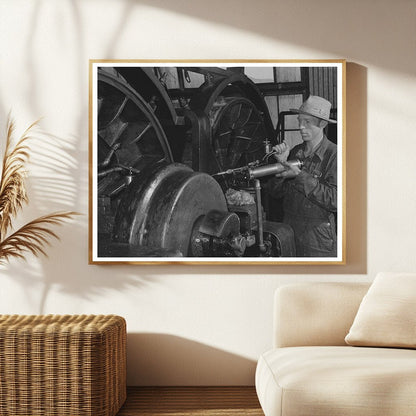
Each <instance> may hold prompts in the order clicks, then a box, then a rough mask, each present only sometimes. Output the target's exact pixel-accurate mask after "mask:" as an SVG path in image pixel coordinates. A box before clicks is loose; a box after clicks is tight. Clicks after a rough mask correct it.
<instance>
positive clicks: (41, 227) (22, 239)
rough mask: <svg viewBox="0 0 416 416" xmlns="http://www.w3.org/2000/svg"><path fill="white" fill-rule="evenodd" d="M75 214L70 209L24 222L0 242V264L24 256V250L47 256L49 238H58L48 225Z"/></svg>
mask: <svg viewBox="0 0 416 416" xmlns="http://www.w3.org/2000/svg"><path fill="white" fill-rule="evenodd" d="M77 214H78V213H76V212H72V211H68V212H55V213H53V214H49V215H44V216H42V217H39V218H37V219H35V220H33V221H30V222H29V223H27V224H25V225H24V226H22V227H21V228H19V229H18V230H17V231H15V232H14V233H13V234H11V235H10V236H8V237H7V238H6V239H5V240H3V241H2V242H0V264H4V263H5V262H7V261H8V260H9V258H11V257H17V258H24V253H25V252H30V253H32V254H34V255H35V256H37V255H39V254H43V255H44V256H47V254H46V252H45V247H46V246H48V245H50V241H49V239H50V238H56V239H58V240H59V237H58V235H57V234H56V233H55V232H54V231H52V230H51V229H50V226H54V225H59V224H62V222H63V221H64V220H67V219H69V218H71V217H72V216H74V215H77Z"/></svg>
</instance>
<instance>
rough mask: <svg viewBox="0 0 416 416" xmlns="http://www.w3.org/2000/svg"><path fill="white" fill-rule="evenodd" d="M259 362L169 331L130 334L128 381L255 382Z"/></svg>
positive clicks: (151, 383)
mask: <svg viewBox="0 0 416 416" xmlns="http://www.w3.org/2000/svg"><path fill="white" fill-rule="evenodd" d="M255 368H256V362H255V361H254V360H250V359H247V358H244V357H241V356H238V355H235V354H231V353H229V352H226V351H223V350H220V349H217V348H213V347H210V346H207V345H204V344H201V343H199V342H195V341H191V340H188V339H185V338H181V337H178V336H174V335H167V334H150V333H142V334H133V333H131V334H130V333H129V334H128V335H127V384H128V385H129V386H140V385H142V386H160V385H165V386H169V385H176V386H186V385H193V386H195V385H206V386H209V385H213V386H214V385H215V386H221V385H224V386H235V385H254V373H255Z"/></svg>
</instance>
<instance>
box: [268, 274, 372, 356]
mask: <svg viewBox="0 0 416 416" xmlns="http://www.w3.org/2000/svg"><path fill="white" fill-rule="evenodd" d="M368 288H369V284H368V283H335V282H330V283H316V282H314V283H300V284H291V285H287V286H282V287H280V288H279V289H277V290H276V292H275V302H274V339H273V344H274V347H276V348H277V347H293V346H311V345H334V346H336V345H346V344H345V340H344V339H345V335H346V334H347V332H348V330H349V328H350V327H351V324H352V322H353V320H354V317H355V315H356V313H357V310H358V307H359V305H360V302H361V301H362V298H363V296H364V295H365V293H366V292H367V290H368Z"/></svg>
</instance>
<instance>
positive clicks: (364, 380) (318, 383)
mask: <svg viewBox="0 0 416 416" xmlns="http://www.w3.org/2000/svg"><path fill="white" fill-rule="evenodd" d="M369 286H370V285H369V284H361V283H305V284H295V285H288V286H284V287H281V288H279V289H277V291H276V293H275V303H274V305H275V306H274V339H273V342H274V348H273V349H271V350H270V351H267V352H266V353H264V354H263V355H262V356H261V357H260V359H259V361H258V365H257V370H256V390H257V395H258V398H259V401H260V404H261V406H262V409H263V411H264V414H265V415H266V416H320V415H326V416H347V415H348V416H353V415H354V416H364V415H371V416H412V415H416V350H415V349H405V348H380V347H361V346H359V347H357V346H349V345H347V344H346V342H345V340H344V339H345V337H346V335H347V333H348V331H349V330H350V327H351V325H352V324H353V321H354V319H355V317H356V314H357V310H358V309H359V307H360V303H361V301H362V299H363V296H364V295H365V294H366V293H367V291H368V288H369ZM409 330H410V331H414V335H415V336H416V327H413V324H411V326H410V328H409Z"/></svg>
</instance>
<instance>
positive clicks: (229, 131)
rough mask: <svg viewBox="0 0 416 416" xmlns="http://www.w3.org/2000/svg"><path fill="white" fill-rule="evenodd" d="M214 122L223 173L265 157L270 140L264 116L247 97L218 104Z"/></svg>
mask: <svg viewBox="0 0 416 416" xmlns="http://www.w3.org/2000/svg"><path fill="white" fill-rule="evenodd" d="M210 119H211V120H212V123H213V129H212V146H213V148H214V152H215V155H216V158H217V160H218V163H219V165H220V166H221V169H222V170H227V169H233V168H235V167H239V166H242V165H246V164H248V163H249V162H252V161H254V160H257V159H259V158H261V157H262V155H263V154H264V150H263V149H264V145H263V142H264V140H266V138H267V133H266V128H265V125H264V121H263V118H262V114H261V113H260V112H259V111H258V109H257V108H256V107H255V105H254V104H253V103H252V102H251V101H250V100H248V99H247V98H244V97H223V96H220V97H218V99H217V100H216V101H215V103H214V105H213V107H212V109H211V111H210Z"/></svg>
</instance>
